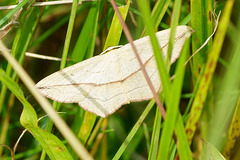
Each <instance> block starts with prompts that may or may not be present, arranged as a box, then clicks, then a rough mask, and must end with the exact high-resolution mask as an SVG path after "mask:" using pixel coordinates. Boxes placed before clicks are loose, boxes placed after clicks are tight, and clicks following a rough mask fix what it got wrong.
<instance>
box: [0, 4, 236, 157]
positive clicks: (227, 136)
mask: <svg viewBox="0 0 240 160" xmlns="http://www.w3.org/2000/svg"><path fill="white" fill-rule="evenodd" d="M27 2H28V1H27V0H26V1H23V2H22V3H21V4H20V5H19V6H18V8H15V9H14V10H11V11H10V10H2V11H0V28H2V27H3V26H4V25H6V24H7V23H9V22H11V20H12V16H13V15H14V14H15V13H16V12H17V11H18V10H19V9H20V8H21V7H24V10H23V11H22V13H21V16H20V17H19V18H17V19H15V21H16V20H17V21H18V24H15V26H14V27H13V28H12V30H11V31H10V32H9V33H8V34H7V35H6V36H5V37H4V39H3V42H4V44H5V45H6V46H7V47H8V48H9V49H11V55H12V56H13V57H14V58H15V59H16V60H17V62H18V64H20V65H21V66H22V67H23V68H24V69H25V71H26V72H27V73H28V75H30V77H31V79H32V80H33V81H34V82H38V81H39V80H40V79H42V78H44V77H45V76H47V75H49V74H50V73H53V72H55V71H58V70H59V69H62V68H65V67H66V66H69V65H72V64H74V63H77V62H80V61H82V60H84V59H88V58H90V57H92V56H96V55H98V54H100V53H101V52H102V51H104V50H105V49H106V48H107V47H109V46H117V45H121V44H126V43H128V42H127V40H126V38H125V35H124V33H123V32H122V27H121V24H120V22H119V21H118V18H117V16H116V15H115V14H114V10H113V8H112V6H111V3H110V1H104V0H102V1H96V2H83V3H82V4H81V5H77V0H75V1H74V3H73V4H72V5H69V4H68V5H67V4H64V5H59V6H46V7H29V6H28V5H29V4H27ZM129 2H130V1H129ZM8 4H9V5H10V2H9V1H7V0H3V1H1V2H0V6H2V5H8ZM11 4H12V3H11ZM117 4H118V6H122V5H126V3H125V1H123V0H118V1H117ZM239 6H240V2H239V1H235V3H234V1H233V0H227V1H218V3H215V2H214V1H213V0H206V1H201V0H191V1H181V0H175V1H169V0H161V1H157V2H156V3H155V2H154V1H148V0H139V1H132V2H131V3H128V4H127V5H126V6H125V7H123V8H122V7H119V10H120V12H121V14H122V16H123V17H124V20H125V22H126V24H127V26H128V28H129V30H130V33H131V35H132V36H133V38H134V39H138V38H140V37H141V35H150V37H151V40H152V44H153V48H154V52H155V54H156V56H155V57H156V59H157V64H158V68H159V72H160V74H161V80H162V87H163V91H162V92H161V93H159V98H160V100H161V103H162V104H163V105H164V106H165V109H166V118H165V119H163V117H162V116H161V113H160V111H159V108H158V107H157V106H156V104H155V100H154V99H153V100H150V101H145V102H138V103H131V104H129V105H124V106H123V107H122V108H121V109H119V110H118V111H117V112H115V113H114V114H113V115H110V116H109V117H108V118H105V119H103V118H100V117H98V116H96V115H94V114H92V113H89V112H86V111H84V110H83V109H82V108H80V107H79V106H78V105H77V104H64V103H56V102H53V101H50V102H51V103H52V105H50V104H49V103H48V102H47V101H46V99H43V98H42V97H41V96H40V95H39V94H38V93H36V92H35V89H34V87H33V84H32V81H30V80H29V79H28V76H27V75H25V74H24V73H25V72H24V71H23V70H21V67H20V66H17V64H16V63H17V62H15V61H14V60H13V59H12V58H11V57H9V56H7V52H6V53H5V52H4V54H2V55H4V56H2V55H0V67H1V68H0V81H1V83H0V144H1V145H0V157H1V158H0V159H4V160H7V159H9V160H10V159H11V152H10V150H9V149H7V147H4V146H8V147H9V148H11V149H12V150H13V149H14V145H15V143H16V142H17V139H18V138H19V137H20V135H21V132H22V131H23V130H24V129H26V130H27V132H28V133H25V134H24V135H23V137H22V138H21V140H20V142H19V144H18V146H17V148H16V152H15V158H16V159H31V160H32V159H41V160H45V159H78V157H81V158H82V159H91V158H90V155H91V157H92V158H94V159H119V158H121V159H140V158H147V159H161V160H162V159H164V160H165V159H166V160H168V159H174V158H176V157H180V159H210V158H213V159H214V158H215V159H223V158H222V156H221V154H222V155H223V156H224V157H225V158H226V159H239V158H240V155H239V154H238V153H237V152H235V151H237V150H239V142H238V141H237V139H238V138H239V136H240V132H239V126H240V124H239V122H240V121H239V106H240V105H239V104H240V103H239V95H240V88H239V84H240V74H239V70H240V63H239V62H240V44H239V43H238V42H239V40H240V39H239V37H240V36H239V35H240V13H239V11H238V8H239ZM214 11H216V14H218V13H219V11H221V16H220V20H219V24H218V30H217V32H216V34H215V35H214V37H213V38H212V39H211V40H210V41H209V42H208V44H207V45H206V46H205V47H204V48H203V49H202V50H200V52H199V53H197V54H196V55H195V56H194V57H193V59H191V61H190V62H189V63H188V64H187V65H184V63H185V61H186V59H187V58H188V57H190V55H191V54H192V53H194V52H195V51H196V50H197V49H198V48H199V47H200V46H201V45H202V44H203V43H204V41H205V40H206V39H207V38H208V37H209V36H210V35H211V33H212V31H213V29H214V27H215V19H214V17H213V12H214ZM179 24H181V25H182V24H184V25H188V26H191V27H192V28H193V29H194V31H195V32H194V33H193V34H192V36H191V38H190V39H189V40H188V41H187V42H186V44H185V46H184V49H183V51H182V53H181V57H180V58H179V59H178V61H177V62H176V63H175V64H173V66H170V65H169V63H168V60H166V61H163V60H162V58H161V57H159V56H157V55H160V54H161V51H160V50H159V49H158V46H157V45H156V44H157V43H156V42H155V41H154V33H155V32H156V31H158V30H163V29H165V28H169V27H171V28H172V31H171V37H174V34H175V30H174V28H176V27H177V26H178V25H179ZM0 34H2V31H0ZM173 43H174V41H173V39H172V38H171V40H170V45H169V46H168V49H169V53H168V54H171V52H170V51H171V50H172V44H173ZM2 48H3V46H2V45H0V50H3V49H2ZM26 51H29V52H34V53H38V54H44V55H49V56H55V57H61V58H62V61H61V63H60V62H53V61H48V60H42V59H34V58H29V57H25V54H24V53H25V52H26ZM173 74H175V75H176V78H175V79H174V80H172V81H171V80H170V78H169V77H171V76H172V75H173ZM45 102H46V103H45ZM43 103H45V105H42V104H43ZM52 108H54V110H55V111H57V112H58V113H57V114H56V113H55V112H52ZM60 112H63V113H60ZM46 114H47V115H48V116H47V117H44V118H43V119H41V120H40V121H37V119H38V118H40V117H42V116H45V115H46ZM59 117H62V119H63V121H62V119H59ZM50 119H51V120H50ZM69 128H70V129H71V132H69V131H70V130H69ZM72 133H73V134H72ZM74 135H75V136H74ZM233 137H234V138H233ZM76 138H77V139H78V140H77V139H76ZM176 142H177V145H176ZM3 145H4V146H3Z"/></svg>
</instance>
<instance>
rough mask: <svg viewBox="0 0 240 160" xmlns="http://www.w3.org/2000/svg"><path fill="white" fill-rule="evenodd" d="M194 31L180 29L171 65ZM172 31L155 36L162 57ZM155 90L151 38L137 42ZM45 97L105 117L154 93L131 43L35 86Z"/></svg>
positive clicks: (156, 79)
mask: <svg viewBox="0 0 240 160" xmlns="http://www.w3.org/2000/svg"><path fill="white" fill-rule="evenodd" d="M192 31H193V30H192V29H191V28H190V27H188V26H178V27H177V29H176V35H175V43H174V46H173V52H172V57H171V64H172V63H174V62H175V61H176V59H177V58H178V57H179V55H180V53H181V49H182V47H183V45H184V42H185V40H186V39H187V38H188V37H190V35H191V33H192ZM169 35H170V29H166V30H163V31H160V32H157V33H156V37H157V39H158V41H159V45H160V46H161V49H162V53H163V55H162V56H163V57H165V56H166V54H167V48H168V41H169ZM134 45H135V46H136V48H137V51H138V54H139V56H140V58H141V60H142V62H143V64H144V66H145V68H146V71H147V74H148V76H149V77H150V79H151V81H152V83H153V85H154V88H155V90H156V91H159V90H160V87H161V82H160V77H159V73H158V70H157V65H156V61H155V58H154V53H153V49H152V46H151V42H150V38H149V37H148V36H146V37H143V38H140V39H138V40H136V41H134ZM36 87H37V89H38V90H39V91H40V93H41V94H43V95H44V96H46V97H48V98H51V99H53V100H55V101H58V102H64V103H78V104H79V106H81V107H82V108H83V109H85V110H87V111H89V112H92V113H94V114H96V115H98V116H101V117H106V116H108V115H110V114H112V113H114V112H115V111H116V110H117V109H119V108H120V107H121V106H122V105H124V104H128V103H130V102H136V101H143V100H149V99H152V98H153V94H152V92H151V90H150V88H149V86H148V84H147V81H146V79H145V78H144V75H143V73H142V70H141V68H140V65H139V62H138V61H137V59H136V57H135V54H134V52H133V50H132V47H131V46H130V44H126V45H124V46H122V47H121V48H118V49H114V50H111V51H109V52H107V53H106V54H101V55H98V56H95V57H92V58H89V59H87V60H85V61H82V62H79V63H77V64H75V65H72V66H69V67H67V68H64V69H63V70H60V71H57V72H55V73H53V74H51V75H49V76H47V77H46V78H44V79H42V80H41V81H39V82H38V83H37V84H36Z"/></svg>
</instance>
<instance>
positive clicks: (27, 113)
mask: <svg viewBox="0 0 240 160" xmlns="http://www.w3.org/2000/svg"><path fill="white" fill-rule="evenodd" d="M0 80H1V81H2V82H3V83H4V84H5V85H6V86H7V87H8V88H9V89H10V90H11V92H12V93H13V94H15V96H16V97H17V98H18V99H19V101H20V102H21V103H22V104H23V106H24V108H23V112H22V115H21V117H20V122H21V124H22V126H24V127H25V128H26V129H27V130H28V131H29V132H30V133H31V134H32V135H33V136H34V138H36V140H37V141H38V142H39V143H40V144H41V146H42V147H43V149H44V150H45V151H46V152H47V154H48V156H49V157H50V158H51V159H56V160H57V159H59V160H61V159H62V160H64V159H69V160H70V159H72V156H71V155H70V153H69V152H68V150H67V148H66V147H65V145H64V144H63V143H62V142H61V141H60V140H59V139H58V138H57V137H56V136H55V135H53V134H51V133H48V132H46V131H44V130H43V129H41V128H39V127H38V125H37V124H38V122H37V115H36V112H35V111H34V109H33V108H32V106H31V105H30V104H29V103H28V101H27V100H26V99H25V97H24V95H23V92H22V90H21V89H20V88H19V87H18V85H17V84H16V83H15V82H14V81H13V80H12V79H11V78H10V77H9V76H8V75H7V74H6V73H5V72H4V71H3V70H2V69H0Z"/></svg>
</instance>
